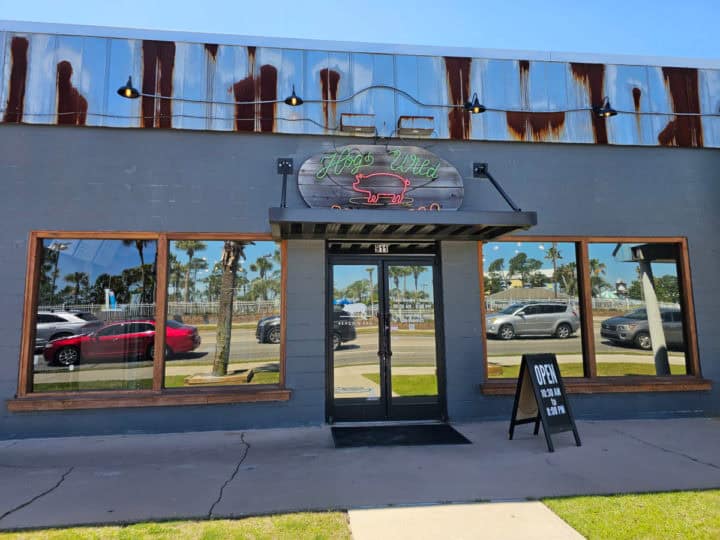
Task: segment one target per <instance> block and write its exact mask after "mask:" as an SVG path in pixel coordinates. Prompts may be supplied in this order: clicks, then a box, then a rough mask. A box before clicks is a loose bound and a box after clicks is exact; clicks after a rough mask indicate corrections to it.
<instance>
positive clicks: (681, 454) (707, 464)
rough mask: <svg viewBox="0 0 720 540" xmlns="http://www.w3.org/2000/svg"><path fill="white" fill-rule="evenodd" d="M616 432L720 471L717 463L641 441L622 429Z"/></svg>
mask: <svg viewBox="0 0 720 540" xmlns="http://www.w3.org/2000/svg"><path fill="white" fill-rule="evenodd" d="M614 431H616V432H617V433H620V434H621V435H625V436H626V437H630V438H631V439H634V440H636V441H638V442H641V443H643V444H646V445H648V446H651V447H653V448H657V449H658V450H662V451H663V452H667V453H668V454H675V455H676V456H681V457H684V458H686V459H689V460H690V461H694V462H695V463H698V464H700V465H705V466H707V467H712V468H713V469H720V465H716V464H715V463H711V462H709V461H703V460H701V459H698V458H696V457H693V456H691V455H690V454H685V453H684V452H679V451H677V450H670V449H669V448H665V447H664V446H660V445H659V444H655V443H651V442H650V441H646V440H644V439H641V438H640V437H636V436H635V435H632V434H630V433H626V432H625V431H622V430H621V429H617V428H615V429H614Z"/></svg>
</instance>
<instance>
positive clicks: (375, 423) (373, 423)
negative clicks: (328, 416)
mask: <svg viewBox="0 0 720 540" xmlns="http://www.w3.org/2000/svg"><path fill="white" fill-rule="evenodd" d="M431 424H447V422H443V421H442V420H437V419H428V420H359V421H344V422H333V423H331V424H330V423H328V425H329V426H332V427H381V426H416V425H419V426H422V425H431Z"/></svg>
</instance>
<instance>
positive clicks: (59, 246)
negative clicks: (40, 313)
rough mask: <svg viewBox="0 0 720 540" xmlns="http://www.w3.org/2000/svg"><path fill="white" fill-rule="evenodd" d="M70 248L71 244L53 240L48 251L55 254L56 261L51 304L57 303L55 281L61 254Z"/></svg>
mask: <svg viewBox="0 0 720 540" xmlns="http://www.w3.org/2000/svg"><path fill="white" fill-rule="evenodd" d="M69 247H70V242H58V241H56V240H53V241H52V242H51V243H50V245H49V246H48V250H49V251H52V252H54V253H55V256H54V258H55V261H54V263H55V264H54V268H53V273H52V289H51V291H50V302H51V303H54V302H55V280H56V279H57V275H58V262H59V260H60V252H61V251H65V250H66V249H67V248H69Z"/></svg>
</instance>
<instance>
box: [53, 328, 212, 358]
mask: <svg viewBox="0 0 720 540" xmlns="http://www.w3.org/2000/svg"><path fill="white" fill-rule="evenodd" d="M165 336H166V337H165V347H166V349H167V352H166V356H169V355H171V354H173V353H183V352H190V351H192V350H194V349H196V348H197V347H198V346H199V345H200V336H199V335H198V332H197V328H195V327H194V326H189V325H186V324H180V323H178V322H176V321H167V325H166V329H165ZM154 352H155V322H154V321H152V320H140V321H123V322H117V323H111V324H108V325H107V326H103V327H102V328H100V329H99V330H97V331H95V332H90V333H87V334H81V335H76V336H70V337H65V338H60V339H55V340H53V341H50V342H49V343H48V344H47V345H45V350H44V351H43V355H44V356H45V360H47V362H48V363H49V364H60V365H63V366H70V365H74V364H77V363H78V362H79V361H80V359H81V358H82V359H84V358H130V357H138V358H148V359H152V357H153V354H154Z"/></svg>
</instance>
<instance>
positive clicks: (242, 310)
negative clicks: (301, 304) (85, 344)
mask: <svg viewBox="0 0 720 540" xmlns="http://www.w3.org/2000/svg"><path fill="white" fill-rule="evenodd" d="M218 308H219V302H168V314H169V317H170V318H172V317H173V316H175V315H181V316H183V315H187V316H193V315H198V316H202V315H206V314H215V313H217V312H218ZM67 310H72V311H87V312H89V313H92V314H94V315H95V316H97V317H98V318H99V319H101V320H103V321H115V320H123V319H130V318H133V319H143V318H148V319H152V318H154V317H155V304H118V306H117V309H115V310H111V311H107V310H105V305H104V304H60V305H53V306H49V305H47V306H38V311H67ZM279 310H280V300H259V301H255V302H238V301H235V302H234V303H233V314H234V315H270V314H273V313H277V312H278V311H279Z"/></svg>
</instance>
